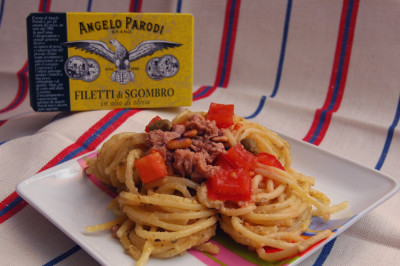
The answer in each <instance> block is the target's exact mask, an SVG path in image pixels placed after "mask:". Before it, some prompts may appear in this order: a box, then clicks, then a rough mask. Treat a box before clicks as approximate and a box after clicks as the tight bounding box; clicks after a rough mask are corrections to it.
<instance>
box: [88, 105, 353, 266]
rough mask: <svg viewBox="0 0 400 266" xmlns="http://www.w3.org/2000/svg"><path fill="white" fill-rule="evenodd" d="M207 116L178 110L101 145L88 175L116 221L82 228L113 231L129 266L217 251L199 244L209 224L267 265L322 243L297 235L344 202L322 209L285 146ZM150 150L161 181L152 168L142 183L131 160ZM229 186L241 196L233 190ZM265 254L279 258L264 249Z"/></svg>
mask: <svg viewBox="0 0 400 266" xmlns="http://www.w3.org/2000/svg"><path fill="white" fill-rule="evenodd" d="M224 111H226V110H224ZM212 112H215V111H211V107H210V110H209V112H208V113H194V112H191V111H189V110H185V111H184V112H182V113H180V114H178V115H177V116H176V117H175V118H174V119H173V120H172V122H169V121H165V120H162V119H160V118H159V119H155V121H152V123H151V124H152V126H151V127H150V125H149V128H151V131H149V132H146V133H121V134H118V135H115V136H113V137H112V138H111V139H110V140H108V141H107V142H106V143H105V144H104V145H103V147H102V148H101V150H100V151H99V154H98V157H97V158H94V159H90V160H89V161H88V169H87V173H90V174H94V175H96V176H97V177H98V179H99V180H101V181H102V182H103V183H105V184H108V185H110V186H112V187H114V188H116V189H117V191H118V192H119V194H118V196H117V198H115V199H114V200H113V201H112V202H111V203H110V205H109V209H111V210H112V211H113V212H114V213H115V214H116V215H117V218H116V219H115V220H114V221H111V222H108V223H105V224H103V225H95V226H88V227H87V230H88V231H97V230H105V229H109V230H112V231H113V232H114V236H115V237H116V238H118V239H119V240H120V241H121V243H122V245H123V246H124V248H125V250H126V252H128V253H129V254H130V255H131V256H132V257H133V258H134V259H136V260H137V265H144V264H145V263H146V262H147V260H148V259H149V257H150V256H153V257H157V258H169V257H173V256H176V255H178V254H182V253H184V252H185V251H186V250H188V249H190V248H197V249H199V250H201V251H206V252H209V253H213V254H215V253H218V247H217V246H215V245H213V244H211V243H209V242H207V241H208V240H209V239H210V238H211V237H212V236H214V235H215V231H216V227H217V224H218V223H219V225H220V227H221V228H222V230H223V231H225V232H226V233H227V234H228V235H230V236H231V237H232V238H233V239H234V240H235V241H236V242H238V243H240V244H243V245H245V246H248V247H249V248H251V249H253V250H255V251H256V252H257V254H258V256H259V257H260V258H262V259H264V260H269V261H276V260H281V259H285V258H288V257H291V256H294V255H296V254H298V253H300V252H302V251H304V250H305V249H307V248H309V247H310V246H312V245H314V244H315V243H317V242H318V241H320V240H322V239H325V238H327V237H329V236H330V235H331V232H330V231H329V230H325V231H322V232H319V233H317V234H316V235H314V236H312V237H310V238H308V239H305V238H303V237H302V235H301V234H302V233H304V232H305V231H306V230H307V229H308V228H309V226H310V223H311V218H312V216H320V217H321V218H322V219H323V220H325V221H327V220H329V218H330V215H331V214H332V213H334V212H337V211H340V210H342V209H344V208H346V207H347V202H344V203H342V204H339V205H337V206H334V207H332V206H330V205H331V204H330V200H329V198H328V197H327V196H326V195H325V194H323V193H322V192H319V191H317V190H315V189H314V188H313V185H314V183H315V179H314V178H313V177H309V176H306V175H303V174H301V173H298V172H296V171H295V170H293V169H292V168H291V163H292V158H291V155H290V146H289V144H288V143H287V142H286V141H285V140H283V139H282V138H281V137H280V136H279V135H277V134H276V133H274V132H272V131H270V130H268V129H267V128H265V127H262V126H260V125H258V124H256V123H253V122H250V121H248V120H246V119H244V118H241V117H238V116H235V115H233V113H232V115H231V117H230V119H231V120H230V121H228V122H227V121H226V112H225V115H224V116H223V117H221V118H218V114H215V113H212ZM211 117H212V119H211ZM228 118H229V116H228ZM219 119H220V120H219ZM221 119H222V120H221ZM157 120H159V121H158V122H157ZM168 122H169V123H170V124H168ZM158 124H159V125H158ZM155 125H156V126H155ZM157 125H158V126H157ZM217 125H219V126H217ZM221 125H222V126H221ZM154 126H155V127H154ZM161 129H162V130H161ZM244 140H246V141H244ZM249 143H250V144H249ZM154 153H159V154H160V155H161V156H162V158H163V159H164V161H165V173H164V172H162V171H161V170H163V168H162V167H161V168H160V167H158V166H155V167H150V168H152V169H161V170H160V171H161V172H162V174H158V173H159V172H160V171H158V172H157V171H155V170H154V171H153V172H156V174H158V175H157V176H154V173H150V174H151V175H152V176H151V179H146V178H147V177H146V178H145V177H144V176H145V174H146V175H148V173H147V172H143V171H141V169H140V167H139V166H140V165H139V163H138V161H139V160H142V158H145V157H146V156H148V155H149V154H153V155H154ZM235 156H236V157H235ZM271 156H272V157H271ZM153 157H154V156H153ZM148 168H149V167H148ZM146 171H147V170H146ZM149 178H150V177H149ZM149 180H150V181H149ZM224 180H225V181H224ZM227 180H228V181H227ZM246 184H248V189H246V186H247V185H246ZM235 185H237V188H240V189H232V188H233V187H234V186H235ZM237 190H243V191H239V192H237ZM232 191H234V192H232ZM266 247H270V248H274V249H278V250H279V251H278V252H266V251H265V248H266Z"/></svg>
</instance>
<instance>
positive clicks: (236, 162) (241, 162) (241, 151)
mask: <svg viewBox="0 0 400 266" xmlns="http://www.w3.org/2000/svg"><path fill="white" fill-rule="evenodd" d="M225 156H226V157H227V160H228V161H229V163H230V164H231V165H232V166H233V167H235V168H237V167H240V168H244V169H247V170H248V169H250V168H251V167H252V165H253V161H254V158H255V156H254V154H252V153H251V152H249V151H247V150H246V149H245V148H244V147H243V145H242V144H240V143H238V144H236V145H235V146H233V147H231V148H230V149H229V150H227V151H226V154H225Z"/></svg>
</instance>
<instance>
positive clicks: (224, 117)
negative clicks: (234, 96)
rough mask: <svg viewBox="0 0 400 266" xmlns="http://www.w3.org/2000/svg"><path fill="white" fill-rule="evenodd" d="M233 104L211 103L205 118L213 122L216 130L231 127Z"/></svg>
mask: <svg viewBox="0 0 400 266" xmlns="http://www.w3.org/2000/svg"><path fill="white" fill-rule="evenodd" d="M233 114H234V105H233V104H219V103H211V104H210V107H209V109H208V113H207V116H206V118H207V119H208V120H211V121H215V122H216V125H217V127H218V128H227V127H230V126H231V125H233Z"/></svg>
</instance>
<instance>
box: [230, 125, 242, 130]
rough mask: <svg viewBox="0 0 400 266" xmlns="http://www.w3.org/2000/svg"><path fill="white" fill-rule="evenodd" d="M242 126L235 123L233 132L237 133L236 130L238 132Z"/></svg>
mask: <svg viewBox="0 0 400 266" xmlns="http://www.w3.org/2000/svg"><path fill="white" fill-rule="evenodd" d="M242 126H243V124H241V123H236V124H235V125H234V126H233V129H232V130H233V131H237V130H239V129H240V128H241V127H242Z"/></svg>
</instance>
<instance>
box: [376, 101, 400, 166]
mask: <svg viewBox="0 0 400 266" xmlns="http://www.w3.org/2000/svg"><path fill="white" fill-rule="evenodd" d="M399 118H400V95H399V100H398V102H397V110H396V114H395V115H394V119H393V122H392V124H391V125H390V127H389V129H388V132H387V135H386V141H385V145H384V146H383V149H382V152H381V156H380V157H379V160H378V163H377V164H376V166H375V169H376V170H381V168H382V165H383V163H384V161H385V159H386V156H387V154H388V152H389V148H390V144H391V143H392V139H393V133H394V129H395V128H396V126H397V124H398V123H399Z"/></svg>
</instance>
